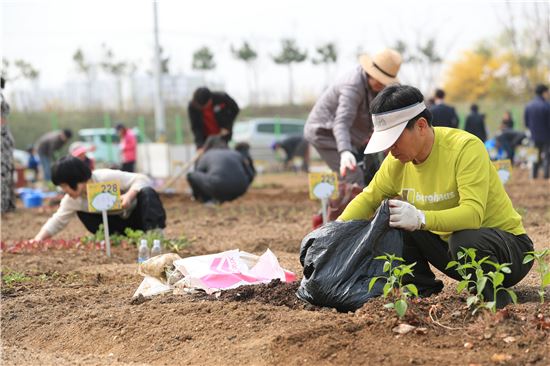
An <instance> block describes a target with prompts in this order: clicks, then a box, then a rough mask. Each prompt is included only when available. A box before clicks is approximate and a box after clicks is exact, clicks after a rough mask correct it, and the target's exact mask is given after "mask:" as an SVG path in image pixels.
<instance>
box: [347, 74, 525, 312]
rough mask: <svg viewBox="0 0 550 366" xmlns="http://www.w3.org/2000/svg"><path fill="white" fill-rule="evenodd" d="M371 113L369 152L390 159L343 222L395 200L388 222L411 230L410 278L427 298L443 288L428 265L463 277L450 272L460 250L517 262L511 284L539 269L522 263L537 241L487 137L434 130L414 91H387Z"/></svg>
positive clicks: (407, 246)
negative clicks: (491, 153) (507, 187)
mask: <svg viewBox="0 0 550 366" xmlns="http://www.w3.org/2000/svg"><path fill="white" fill-rule="evenodd" d="M371 112H372V115H373V122H374V133H373V135H372V137H371V139H370V141H369V143H368V145H367V148H366V149H365V154H371V153H376V152H379V151H384V150H387V151H389V153H390V154H388V156H387V157H386V159H385V160H384V162H383V163H382V166H381V167H380V170H379V171H378V172H377V173H376V175H375V176H374V179H373V180H372V182H371V183H370V184H369V185H368V186H367V187H366V188H365V189H364V190H363V192H362V193H360V194H359V195H358V196H357V197H356V198H355V199H354V200H353V201H352V202H350V204H349V205H348V206H347V207H346V209H345V210H344V212H343V213H342V215H341V216H340V217H339V220H343V221H347V220H367V219H369V218H370V217H371V216H372V215H373V214H374V212H375V210H376V209H377V208H378V206H380V203H381V202H382V200H384V199H386V198H389V199H390V201H389V204H390V222H389V225H390V226H391V227H394V228H399V229H403V230H404V231H403V233H404V235H403V239H404V248H403V257H404V259H405V261H406V262H407V263H413V262H416V265H415V267H414V277H413V278H408V279H407V280H408V281H409V282H412V283H414V284H416V285H417V287H418V289H419V292H420V293H421V295H423V296H429V295H431V294H433V293H438V292H440V291H441V290H442V288H443V283H442V282H441V281H440V280H436V279H435V275H434V273H433V272H432V271H431V269H430V267H429V263H431V264H432V265H433V266H434V267H436V268H437V269H439V270H440V271H442V272H444V273H445V274H447V275H448V276H450V277H452V278H454V279H456V280H460V279H461V278H460V276H459V275H458V273H457V272H456V270H455V269H449V270H447V269H446V266H447V263H448V262H449V261H451V260H456V258H457V252H458V251H460V250H461V247H465V248H475V249H477V258H478V259H481V258H483V257H486V256H488V257H489V259H490V260H491V261H493V262H498V263H511V265H510V269H511V273H510V274H506V277H505V280H504V283H503V285H504V286H505V287H510V286H513V285H515V284H516V283H518V282H519V281H520V280H521V279H523V277H525V275H526V274H527V273H528V272H529V270H530V268H531V265H532V264H531V263H530V264H522V261H523V257H524V253H525V252H527V251H531V250H533V243H532V241H531V239H529V237H528V236H527V235H526V232H525V229H524V228H523V225H522V222H521V216H520V215H519V214H518V213H517V212H516V211H515V210H514V207H513V206H512V202H511V201H510V198H509V197H508V195H507V194H506V191H505V190H504V187H503V186H502V183H501V182H500V180H499V177H498V174H497V172H496V169H495V168H494V166H493V165H492V164H491V161H490V159H489V155H488V153H487V151H486V149H485V147H484V145H483V143H482V142H481V140H479V139H478V138H477V137H475V136H474V135H471V134H469V133H467V132H464V131H461V130H458V129H454V128H446V127H435V128H434V127H432V124H431V122H432V116H431V113H430V111H429V110H428V109H426V106H425V105H424V97H423V96H422V93H420V91H419V90H418V89H416V88H414V87H411V86H407V85H393V86H388V87H386V88H385V89H384V90H383V91H382V92H380V93H379V94H378V96H377V97H376V98H375V99H374V100H373V102H372V105H371ZM395 197H399V199H395ZM488 270H490V268H489V267H488V268H487V271H488ZM500 294H503V296H502V298H500V296H501V295H500ZM505 294H506V292H505V291H500V292H499V296H497V306H498V307H502V306H504V305H505V304H506V303H507V302H509V298H507V296H508V295H505ZM484 297H485V300H486V301H492V300H493V299H492V297H493V295H492V289H490V288H488V287H487V288H486V291H484Z"/></svg>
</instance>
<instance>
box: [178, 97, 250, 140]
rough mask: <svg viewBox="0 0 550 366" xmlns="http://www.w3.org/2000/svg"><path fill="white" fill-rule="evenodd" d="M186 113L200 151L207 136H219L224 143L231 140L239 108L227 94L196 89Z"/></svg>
mask: <svg viewBox="0 0 550 366" xmlns="http://www.w3.org/2000/svg"><path fill="white" fill-rule="evenodd" d="M187 111H188V113H189V119H190V121H191V129H192V131H193V135H194V136H195V145H196V146H197V149H198V150H201V149H202V147H203V145H204V142H205V141H206V138H207V137H208V136H215V135H220V136H223V139H224V140H225V141H226V142H229V140H231V135H232V131H233V122H235V119H236V118H237V115H238V114H239V106H238V105H237V103H236V102H235V101H234V100H233V98H231V97H230V96H229V95H228V94H227V93H223V92H211V91H210V89H208V88H205V87H202V88H198V89H197V90H195V93H194V94H193V100H191V102H189V106H188V109H187Z"/></svg>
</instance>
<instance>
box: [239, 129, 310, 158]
mask: <svg viewBox="0 0 550 366" xmlns="http://www.w3.org/2000/svg"><path fill="white" fill-rule="evenodd" d="M304 124H305V121H304V120H300V119H293V118H257V119H252V120H250V121H240V122H236V123H235V125H234V127H233V142H232V144H237V143H240V142H246V143H248V144H249V145H250V154H251V155H252V158H254V159H255V160H266V161H274V160H275V154H274V153H273V150H272V149H271V147H272V146H273V144H274V143H275V142H277V141H281V140H283V139H285V138H287V137H289V136H303V134H304Z"/></svg>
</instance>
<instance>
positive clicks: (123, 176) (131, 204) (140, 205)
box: [34, 156, 166, 241]
mask: <svg viewBox="0 0 550 366" xmlns="http://www.w3.org/2000/svg"><path fill="white" fill-rule="evenodd" d="M108 181H118V182H120V190H121V196H120V199H121V207H122V209H121V210H116V211H109V213H108V221H109V230H110V232H111V233H119V234H123V233H124V229H126V228H131V229H133V230H144V231H147V230H153V229H163V228H164V227H165V226H166V213H165V211H164V207H163V206H162V202H161V201H160V198H159V196H158V194H157V192H156V191H155V190H154V189H153V188H152V187H151V181H150V180H149V178H147V177H146V176H145V175H143V174H137V173H128V172H123V171H120V170H112V169H97V170H94V171H93V172H92V171H91V170H90V168H88V167H87V166H86V164H85V163H84V162H82V161H81V160H79V159H77V158H74V157H72V156H66V157H63V158H61V159H60V160H59V161H58V162H57V163H56V164H54V165H53V166H52V182H53V183H54V184H55V185H56V186H59V187H60V188H61V189H62V190H63V192H65V196H64V197H63V199H62V200H61V204H60V206H59V209H58V210H57V212H56V213H55V214H54V215H53V216H52V217H51V218H50V219H49V220H48V221H47V222H46V223H45V224H44V226H42V228H41V229H40V232H39V233H38V234H37V235H36V236H35V237H34V240H38V241H40V240H44V239H48V238H51V237H52V236H54V235H55V234H57V233H58V232H60V231H61V230H63V229H64V228H65V226H67V224H68V223H69V221H70V220H71V219H72V218H73V217H74V216H75V215H76V216H78V218H79V219H80V221H81V222H82V224H84V226H85V227H86V229H88V231H90V232H91V233H95V232H96V231H97V230H98V229H99V225H101V224H102V223H103V219H102V216H101V213H92V212H89V211H88V200H87V191H86V184H88V183H100V182H108Z"/></svg>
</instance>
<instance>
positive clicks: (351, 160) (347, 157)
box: [340, 150, 357, 177]
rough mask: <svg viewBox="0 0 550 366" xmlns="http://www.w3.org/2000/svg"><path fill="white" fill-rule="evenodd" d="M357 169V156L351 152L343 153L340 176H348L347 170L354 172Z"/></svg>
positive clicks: (341, 155)
mask: <svg viewBox="0 0 550 366" xmlns="http://www.w3.org/2000/svg"><path fill="white" fill-rule="evenodd" d="M356 167H357V161H356V160H355V156H354V155H353V154H352V153H351V152H350V151H347V150H345V151H342V153H341V154H340V175H341V176H342V177H345V176H346V169H349V170H351V171H354V170H355V168H356Z"/></svg>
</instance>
